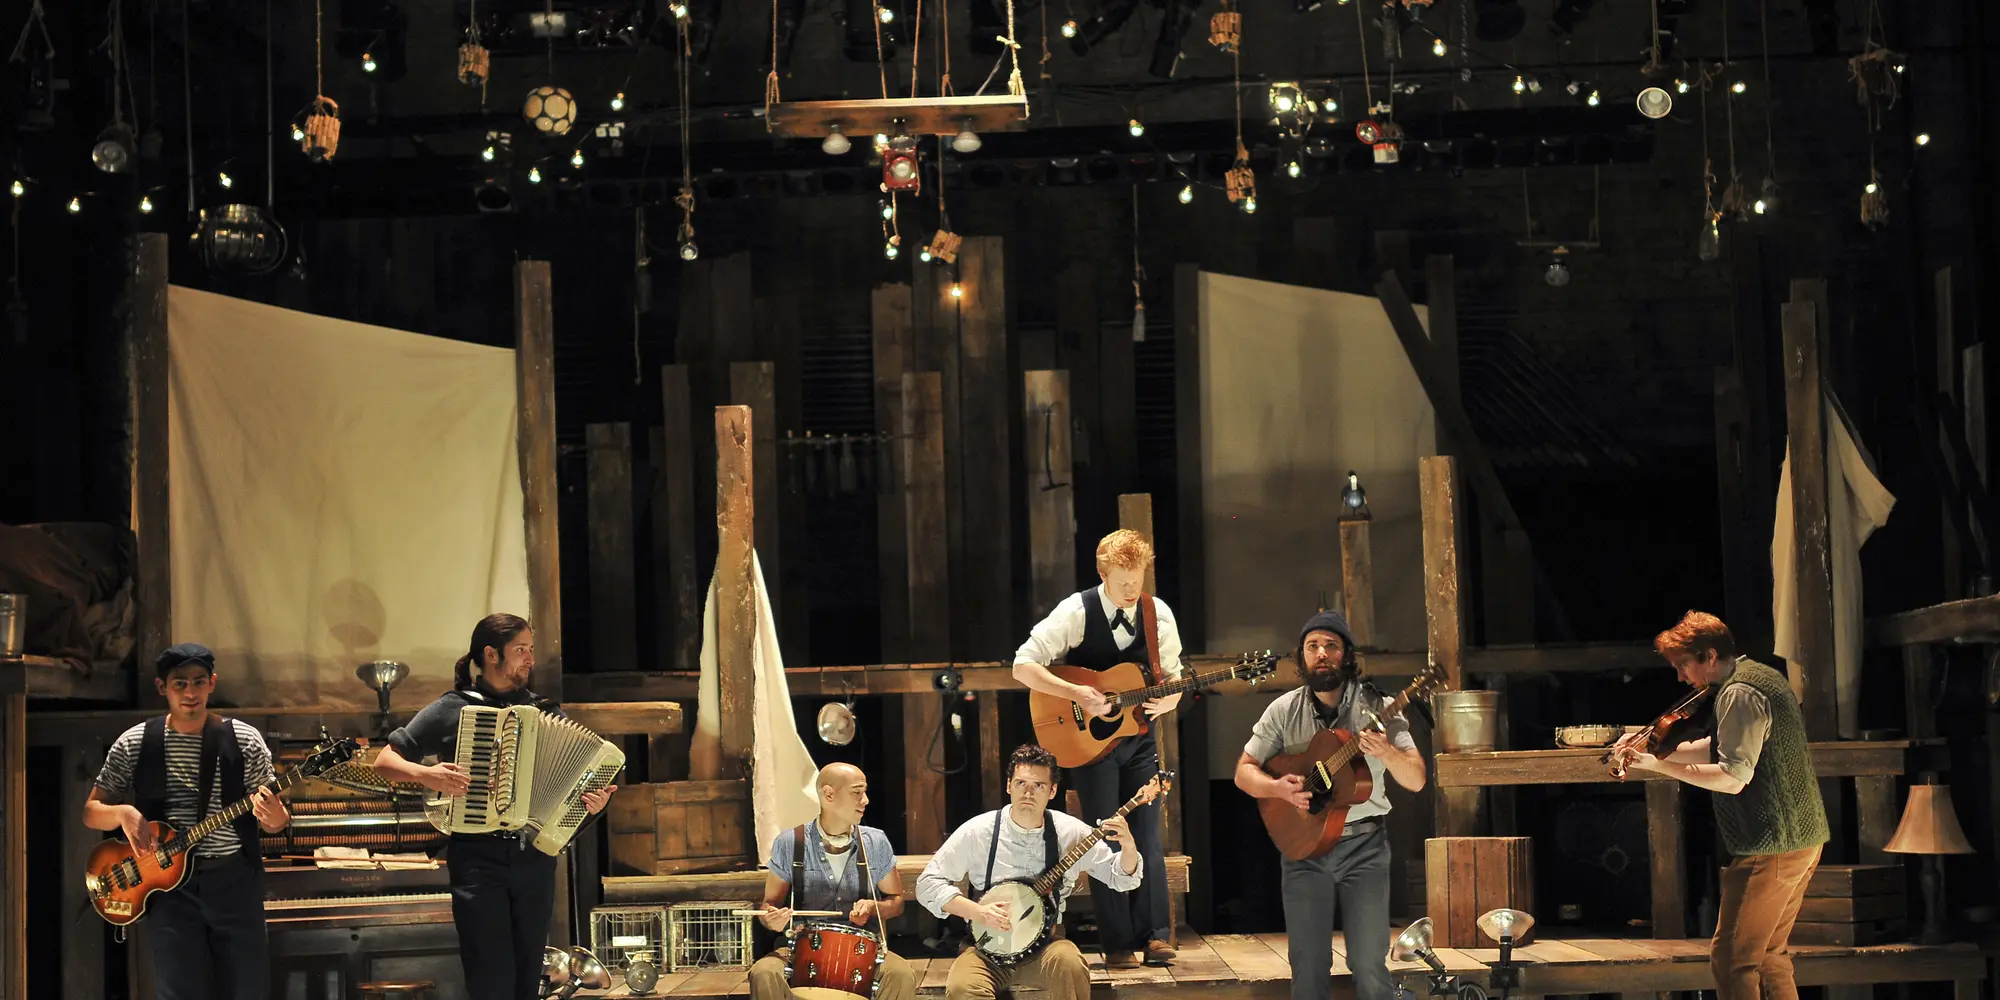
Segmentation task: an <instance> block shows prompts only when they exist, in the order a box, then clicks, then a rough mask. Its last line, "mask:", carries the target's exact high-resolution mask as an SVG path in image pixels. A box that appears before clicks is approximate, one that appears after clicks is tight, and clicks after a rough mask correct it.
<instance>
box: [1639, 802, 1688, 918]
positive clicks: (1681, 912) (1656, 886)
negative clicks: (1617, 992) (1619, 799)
mask: <svg viewBox="0 0 2000 1000" xmlns="http://www.w3.org/2000/svg"><path fill="white" fill-rule="evenodd" d="M1645 785H1646V846H1647V848H1648V849H1649V850H1650V852H1651V853H1652V855H1653V871H1652V879H1653V936H1654V937H1656V938H1680V937H1686V936H1687V846H1686V844H1685V843H1683V842H1682V840H1681V783H1680V782H1678V781H1648V782H1646V783H1645Z"/></svg>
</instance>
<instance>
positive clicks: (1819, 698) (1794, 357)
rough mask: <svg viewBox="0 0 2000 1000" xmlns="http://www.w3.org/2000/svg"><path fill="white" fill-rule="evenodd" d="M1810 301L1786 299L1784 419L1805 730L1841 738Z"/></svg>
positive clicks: (1821, 415)
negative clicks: (1836, 694) (1835, 680)
mask: <svg viewBox="0 0 2000 1000" xmlns="http://www.w3.org/2000/svg"><path fill="white" fill-rule="evenodd" d="M1816 318H1817V311H1816V307H1815V306H1814V305H1813V303H1812V302H1811V301H1794V302H1788V303H1786V304H1785V308H1784V337H1785V354H1784V357H1785V424H1786V430H1787V439H1788V441H1789V442H1790V444H1789V448H1790V452H1791V460H1792V525H1793V528H1792V531H1793V540H1794V544H1795V545H1796V547H1797V549H1798V557H1797V564H1796V567H1795V570H1794V571H1795V572H1796V573H1797V592H1798V644H1797V651H1798V656H1797V658H1796V659H1794V660H1792V661H1790V667H1791V672H1792V683H1793V685H1794V686H1796V687H1798V688H1800V689H1801V691H1802V694H1801V701H1802V703H1803V708H1804V709H1805V721H1806V735H1807V736H1808V737H1810V738H1812V739H1815V740H1832V739H1838V738H1839V734H1838V729H1837V726H1838V715H1837V713H1836V711H1835V702H1834V697H1835V692H1834V677H1833V655H1834V651H1833V557H1832V552H1831V551H1830V550H1829V549H1828V544H1829V539H1828V535H1827V488H1828V486H1827V477H1828V470H1827V467H1826V423H1825V405H1824V402H1823V399H1824V397H1823V396H1822V394H1821V391H1820V369H1819V332H1818V324H1817V321H1816Z"/></svg>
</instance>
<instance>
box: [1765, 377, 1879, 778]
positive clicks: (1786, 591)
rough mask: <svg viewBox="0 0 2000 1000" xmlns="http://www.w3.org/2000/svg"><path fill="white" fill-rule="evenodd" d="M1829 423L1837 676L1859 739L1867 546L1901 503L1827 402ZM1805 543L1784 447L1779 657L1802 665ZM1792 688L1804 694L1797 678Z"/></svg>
mask: <svg viewBox="0 0 2000 1000" xmlns="http://www.w3.org/2000/svg"><path fill="white" fill-rule="evenodd" d="M1821 410H1822V412H1823V413H1824V420H1825V421H1826V482H1827V490H1826V493H1827V548H1828V556H1829V558H1830V560H1831V562H1832V569H1833V677H1834V692H1835V699H1836V702H1837V704H1838V706H1839V717H1840V735H1841V738H1843V739H1854V738H1855V737H1857V736H1859V735H1860V728H1859V724H1858V718H1859V715H1860V707H1861V706H1860V699H1861V625H1862V601H1861V596H1862V594H1861V546H1862V544H1863V543H1864V542H1866V541H1868V536H1869V535H1871V534H1874V532H1875V529H1877V528H1880V527H1881V526H1883V525H1885V524H1887V523H1889V512H1890V510H1892V509H1893V508H1894V507H1895V506H1896V498H1895V497H1894V496H1892V495H1890V493H1889V491H1888V490H1887V489H1885V488H1883V486H1882V483H1881V481H1880V480H1878V479H1876V478H1875V474H1874V473H1873V472H1871V471H1869V469H1868V463H1867V461H1866V460H1865V459H1863V458H1862V456H1861V449H1860V448H1859V447H1858V446H1857V445H1856V444H1855V443H1854V438H1853V436H1852V435H1850V434H1849V433H1848V430H1847V423H1846V421H1845V420H1843V419H1841V417H1840V414H1839V412H1838V411H1837V410H1836V409H1835V408H1834V407H1831V406H1826V405H1824V401H1822V406H1821ZM1797 565H1798V546H1797V543H1796V537H1795V535H1794V534H1793V519H1792V456H1791V447H1790V445H1789V444H1787V446H1786V449H1785V461H1784V465H1783V466H1782V467H1781V468H1780V470H1779V472H1778V513H1777V518H1776V521H1775V523H1774V525H1773V527H1772V532H1771V580H1772V583H1773V586H1772V588H1771V623H1772V626H1773V628H1772V632H1773V636H1772V646H1773V650H1772V651H1773V652H1775V653H1777V654H1778V655H1779V656H1782V657H1784V658H1785V660H1786V661H1787V662H1796V660H1797V655H1798V647H1799V592H1798V576H1797V572H1796V567H1797ZM1792 687H1793V690H1794V692H1795V693H1796V692H1797V689H1798V687H1799V684H1798V674H1797V673H1796V672H1795V673H1794V674H1793V681H1792Z"/></svg>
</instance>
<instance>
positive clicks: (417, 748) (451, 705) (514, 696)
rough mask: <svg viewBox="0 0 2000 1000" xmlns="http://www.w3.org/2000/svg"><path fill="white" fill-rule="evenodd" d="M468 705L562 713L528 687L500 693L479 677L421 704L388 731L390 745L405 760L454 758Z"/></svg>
mask: <svg viewBox="0 0 2000 1000" xmlns="http://www.w3.org/2000/svg"><path fill="white" fill-rule="evenodd" d="M467 705H485V706H489V707H493V708H506V707H509V706H513V705H534V706H536V707H538V708H540V709H541V710H542V711H544V712H548V713H549V714H551V715H558V716H559V715H561V714H562V712H561V710H559V709H557V708H556V707H555V703H554V702H552V701H549V700H547V699H545V698H542V697H541V696H539V695H537V694H535V693H534V692H533V691H530V690H528V689H527V688H516V689H514V690H512V691H509V692H507V693H505V694H502V693H500V692H498V691H495V690H493V689H492V688H490V687H487V686H486V682H485V680H484V679H483V678H482V679H480V680H476V681H473V682H472V687H470V688H457V689H453V690H451V691H446V692H445V693H444V695H443V696H441V697H440V698H438V700H436V701H434V702H431V703H430V704H428V705H426V706H424V708H423V710H422V711H420V712H418V713H417V714H416V716H415V717H413V718H411V719H410V721H409V723H408V724H407V725H405V726H403V727H402V728H401V729H398V730H396V731H395V732H393V733H390V734H389V745H390V746H392V747H395V748H396V752H397V753H399V754H401V755H402V756H403V759H404V760H407V761H411V762H420V761H422V760H423V759H424V758H425V757H426V756H428V755H431V754H435V755H437V759H438V760H440V761H451V760H453V759H454V758H455V757H457V756H458V713H459V709H462V708H464V707H465V706H467Z"/></svg>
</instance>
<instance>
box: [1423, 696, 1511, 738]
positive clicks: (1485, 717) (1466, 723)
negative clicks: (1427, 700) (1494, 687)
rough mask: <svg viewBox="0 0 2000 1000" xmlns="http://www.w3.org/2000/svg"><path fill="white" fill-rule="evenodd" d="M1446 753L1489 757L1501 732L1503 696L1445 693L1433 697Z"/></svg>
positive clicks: (1432, 703)
mask: <svg viewBox="0 0 2000 1000" xmlns="http://www.w3.org/2000/svg"><path fill="white" fill-rule="evenodd" d="M1431 708H1432V709H1434V710H1435V711H1436V712H1437V735H1438V742H1439V743H1441V744H1442V745H1443V749H1442V752H1444V753H1486V752H1488V751H1490V750H1492V749H1493V742H1494V736H1495V734H1496V733H1498V732H1499V729H1500V692H1498V691H1444V692H1440V693H1438V694H1435V695H1432V696H1431Z"/></svg>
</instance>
